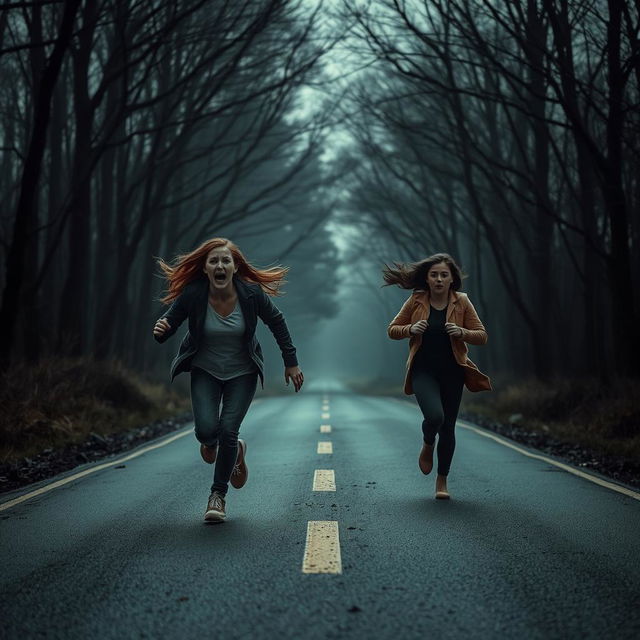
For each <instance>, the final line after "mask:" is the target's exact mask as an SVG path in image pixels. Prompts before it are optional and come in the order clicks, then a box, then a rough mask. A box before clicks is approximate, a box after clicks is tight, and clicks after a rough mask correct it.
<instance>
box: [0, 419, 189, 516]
mask: <svg viewBox="0 0 640 640" xmlns="http://www.w3.org/2000/svg"><path fill="white" fill-rule="evenodd" d="M192 432H193V427H192V426H191V427H187V428H185V430H184V431H182V432H181V433H178V434H177V435H174V436H170V437H169V438H166V439H165V440H163V441H162V442H157V443H156V444H152V445H149V446H147V447H144V448H143V449H140V450H139V451H136V452H135V453H130V454H129V455H127V456H125V457H124V458H118V459H117V460H112V461H111V462H105V463H103V464H98V465H97V466H95V467H91V468H90V469H85V470H84V471H80V472H79V473H74V474H73V475H71V476H67V477H66V478H62V479H61V480H56V481H55V482H52V483H51V484H47V485H45V486H44V487H40V488H39V489H36V490H35V491H30V492H29V493H25V494H23V495H21V496H18V497H17V498H14V499H13V500H8V501H7V502H3V503H2V504H0V511H5V510H6V509H10V508H11V507H15V506H16V505H17V504H20V503H21V502H25V500H30V499H31V498H35V497H37V496H41V495H42V494H43V493H48V492H49V491H52V490H53V489H57V488H58V487H62V486H64V485H65V484H69V482H73V481H74V480H78V478H83V477H84V476H88V475H89V474H90V473H95V472H96V471H101V470H102V469H107V468H108V467H113V466H115V465H117V464H122V463H123V462H126V461H127V460H133V458H137V457H138V456H141V455H142V454H143V453H147V452H148V451H153V449H159V448H160V447H164V446H165V445H167V444H169V443H171V442H174V441H175V440H177V439H178V438H183V437H184V436H186V435H187V434H189V433H192Z"/></svg>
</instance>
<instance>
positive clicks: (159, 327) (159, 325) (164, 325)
mask: <svg viewBox="0 0 640 640" xmlns="http://www.w3.org/2000/svg"><path fill="white" fill-rule="evenodd" d="M169 329H171V325H170V324H169V323H168V322H167V319H166V318H160V320H158V322H156V324H155V326H154V327H153V335H154V336H156V337H159V336H161V335H163V334H164V333H165V331H168V330H169Z"/></svg>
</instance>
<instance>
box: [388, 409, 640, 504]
mask: <svg viewBox="0 0 640 640" xmlns="http://www.w3.org/2000/svg"><path fill="white" fill-rule="evenodd" d="M391 399H392V400H395V401H396V402H402V404H405V405H410V406H412V407H414V408H416V409H417V408H418V407H417V405H414V404H413V403H412V402H409V401H408V400H400V399H399V398H391ZM457 423H458V424H459V425H460V426H461V427H464V428H465V429H469V430H470V431H475V432H476V433H477V434H478V435H481V436H484V437H485V438H490V439H491V440H495V442H497V443H499V444H501V445H503V446H505V447H509V448H510V449H513V450H514V451H517V452H518V453H521V454H522V455H524V456H527V457H529V458H535V459H536V460H542V461H543V462H546V463H547V464H551V465H553V466H554V467H558V468H560V469H562V470H563V471H567V472H568V473H572V474H573V475H575V476H579V477H580V478H583V479H584V480H589V481H590V482H593V483H594V484H598V485H600V486H601V487H605V488H606V489H611V490H612V491H617V492H618V493H622V494H623V495H625V496H628V497H629V498H633V499H635V500H640V493H638V492H637V491H634V490H633V489H628V488H627V487H623V486H621V485H619V484H615V483H614V482H609V481H607V480H603V479H602V478H599V477H598V476H595V475H593V474H591V473H588V472H586V471H582V470H580V469H576V468H575V467H572V466H570V465H568V464H564V463H563V462H559V461H558V460H554V459H553V458H549V457H547V456H545V455H542V454H539V453H531V452H530V451H527V450H526V449H523V448H522V447H518V446H517V445H515V444H511V442H508V441H507V440H506V439H505V438H504V437H502V436H497V435H495V434H493V433H488V432H487V431H486V430H485V429H482V428H481V427H476V426H474V425H472V424H470V423H469V422H467V421H466V420H460V419H458V420H457Z"/></svg>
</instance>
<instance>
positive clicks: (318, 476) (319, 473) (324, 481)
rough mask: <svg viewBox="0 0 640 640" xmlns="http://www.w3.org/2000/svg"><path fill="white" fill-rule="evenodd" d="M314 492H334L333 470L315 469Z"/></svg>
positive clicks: (334, 477)
mask: <svg viewBox="0 0 640 640" xmlns="http://www.w3.org/2000/svg"><path fill="white" fill-rule="evenodd" d="M313 490H314V491H335V490H336V474H335V471H334V470H333V469H316V470H315V473H314V474H313Z"/></svg>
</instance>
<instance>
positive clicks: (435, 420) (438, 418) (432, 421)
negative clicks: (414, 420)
mask: <svg viewBox="0 0 640 640" xmlns="http://www.w3.org/2000/svg"><path fill="white" fill-rule="evenodd" d="M423 417H424V420H423V421H422V424H423V425H426V426H427V427H429V429H432V430H435V431H439V430H440V427H442V423H443V421H444V414H443V413H442V411H438V410H433V411H427V412H425V413H424V415H423Z"/></svg>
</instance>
